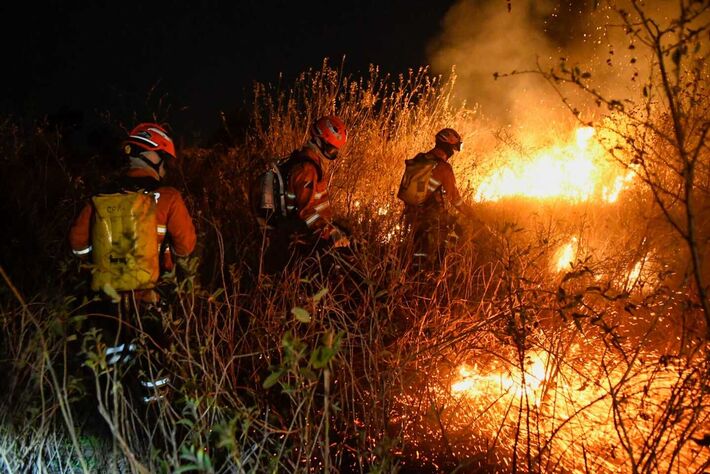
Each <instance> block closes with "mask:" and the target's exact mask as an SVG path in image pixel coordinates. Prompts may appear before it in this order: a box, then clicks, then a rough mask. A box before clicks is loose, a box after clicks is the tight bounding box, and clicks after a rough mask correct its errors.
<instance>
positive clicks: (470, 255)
mask: <svg viewBox="0 0 710 474" xmlns="http://www.w3.org/2000/svg"><path fill="white" fill-rule="evenodd" d="M453 80H454V78H451V79H450V80H449V81H442V80H441V79H440V78H433V77H431V76H430V75H429V74H428V73H427V72H426V71H425V70H422V71H418V72H412V73H410V74H409V75H404V76H401V77H400V78H396V79H394V80H390V79H389V78H381V77H380V76H379V72H378V70H377V69H376V68H373V69H372V70H371V71H370V75H369V76H368V77H366V78H362V79H354V78H350V77H345V78H343V77H341V75H340V74H339V72H338V71H335V70H333V69H331V68H329V67H327V65H324V67H323V68H322V69H321V70H317V71H309V72H307V73H304V74H303V75H302V76H301V77H300V78H298V80H297V81H296V83H295V85H294V87H293V88H291V89H288V91H285V90H283V91H282V90H279V89H277V88H269V87H267V86H256V87H255V96H254V102H253V104H254V113H253V115H252V117H251V123H250V127H249V129H248V131H247V133H246V139H244V140H239V141H237V142H235V143H232V144H231V146H230V147H229V148H228V149H218V148H214V149H190V150H185V151H184V157H185V159H184V160H182V161H181V163H180V164H179V167H178V169H174V170H173V175H172V176H173V179H175V180H176V181H177V182H178V185H179V186H180V187H181V188H183V189H185V191H186V197H187V201H188V203H189V205H190V206H191V208H192V210H193V211H194V215H195V216H196V222H197V225H198V228H199V232H200V242H201V252H200V257H201V262H200V269H199V270H200V271H199V274H198V275H197V276H196V277H195V278H194V279H190V278H187V279H181V280H180V281H179V285H178V287H177V290H176V292H175V294H174V296H173V300H172V308H173V310H172V313H171V315H170V316H169V317H167V319H166V321H165V322H166V323H167V324H168V327H169V328H170V331H171V334H172V341H173V344H172V346H171V348H170V349H169V351H167V354H166V356H167V358H168V360H169V366H170V368H171V370H172V371H173V373H174V375H175V377H176V379H177V380H178V385H179V393H180V396H179V397H178V398H176V399H175V400H174V401H173V403H172V404H169V405H164V406H162V410H160V411H155V412H152V413H149V414H144V413H141V412H140V411H139V410H137V409H136V408H135V406H133V405H132V404H130V403H129V402H128V401H127V400H126V393H125V392H124V391H123V389H121V388H120V387H121V385H120V384H116V385H113V387H118V388H116V389H115V390H106V385H102V383H104V382H102V381H103V380H104V379H103V376H104V375H105V374H103V372H104V369H105V361H103V364H102V361H101V358H100V356H98V355H97V354H93V359H92V360H93V361H94V362H95V363H94V365H93V370H88V369H87V368H86V367H85V366H83V362H84V360H85V356H86V352H87V350H85V351H84V354H82V353H81V344H80V343H81V341H82V339H83V340H87V339H89V340H91V338H92V337H94V338H95V337H96V335H95V334H92V333H91V332H89V331H87V324H86V319H87V317H88V316H90V314H89V313H90V311H89V309H90V306H89V302H87V301H82V300H81V299H76V298H73V297H67V296H66V295H72V294H81V291H82V289H81V282H79V281H78V279H77V278H76V277H75V276H74V275H75V270H76V268H75V266H74V264H72V263H70V261H69V260H68V259H57V257H56V256H57V255H61V254H62V251H63V250H64V247H63V244H62V241H63V239H64V236H63V232H64V230H65V229H66V223H67V222H68V221H69V220H70V219H71V217H72V214H73V212H74V209H72V208H71V206H65V207H61V206H48V205H46V204H45V203H46V202H48V201H49V200H52V201H53V202H55V203H62V202H74V201H78V199H77V198H78V197H79V195H84V194H87V193H88V192H90V189H89V188H88V187H85V185H84V183H83V182H82V181H80V180H79V179H78V176H77V175H76V174H74V173H73V172H72V171H71V170H72V169H73V166H72V164H71V157H70V156H68V155H67V154H66V153H65V152H64V151H63V150H62V148H61V146H56V143H59V144H60V145H61V140H59V137H58V136H57V135H55V134H52V133H50V132H40V134H39V135H35V136H34V137H33V138H31V139H30V138H23V137H22V132H21V130H19V129H17V128H16V127H14V125H11V124H10V123H9V122H6V123H5V124H4V125H3V127H4V128H2V129H0V130H1V131H2V140H0V143H1V144H2V146H3V147H9V145H8V144H10V143H24V142H23V140H28V142H29V141H31V140H36V141H37V142H38V144H34V145H33V146H32V147H23V146H15V147H9V148H8V150H7V151H8V152H7V154H6V155H5V157H4V158H3V159H4V160H5V161H7V164H8V168H7V169H11V170H12V169H16V168H19V167H20V164H22V167H28V166H29V167H35V168H33V169H34V171H35V172H37V173H40V172H43V173H47V174H52V175H53V176H54V177H55V180H54V181H53V185H52V187H51V188H47V189H38V184H37V183H34V184H33V183H26V185H24V186H20V185H19V184H18V183H12V182H10V181H8V182H7V183H2V184H7V185H8V186H7V187H5V188H4V189H9V190H12V191H11V192H12V193H13V196H14V199H13V200H12V201H8V202H7V203H5V204H4V206H12V205H17V206H19V208H18V209H14V208H12V209H9V210H10V211H13V215H17V216H24V217H22V219H24V220H22V221H21V222H19V223H18V225H19V224H23V225H24V226H25V227H27V228H33V227H36V228H37V229H39V233H38V234H37V237H36V241H37V242H38V245H37V246H36V247H35V248H39V249H41V250H40V251H38V252H37V260H38V262H42V263H43V264H44V265H45V268H52V269H56V271H57V272H58V277H57V278H56V279H52V280H51V281H47V279H46V278H43V275H45V274H46V273H45V272H46V269H43V270H39V269H36V268H35V267H34V266H33V265H23V260H25V259H26V256H25V255H27V252H26V249H25V251H24V252H20V251H19V250H18V251H17V252H15V254H16V255H17V256H10V255H9V256H8V258H7V259H5V257H3V268H6V270H7V273H6V274H5V275H4V285H3V286H2V287H0V288H2V290H1V291H2V293H1V294H2V298H0V304H1V305H2V306H1V309H2V311H1V314H2V319H1V321H2V332H1V333H0V340H1V341H2V349H1V354H2V360H1V361H0V363H1V364H2V365H0V367H1V369H0V370H2V373H3V375H4V380H5V381H6V383H7V385H6V386H7V387H8V388H9V389H8V390H5V391H4V392H3V394H2V396H1V397H0V403H1V404H2V407H3V410H2V412H0V427H1V428H0V463H2V464H0V465H3V466H4V467H5V468H6V469H7V470H9V471H11V472H27V471H31V470H33V469H35V468H36V469H39V470H48V471H51V472H75V471H80V470H86V471H92V470H107V469H113V470H119V471H120V470H123V471H127V470H131V471H136V472H156V471H160V470H180V469H183V470H188V469H192V470H197V471H203V472H229V471H249V472H264V471H271V472H307V471H322V470H331V471H352V472H365V471H372V472H390V471H393V470H397V469H401V470H404V471H406V470H411V471H421V470H430V471H438V470H453V469H456V468H458V469H459V470H463V471H470V472H493V471H500V472H507V471H511V470H513V471H520V472H552V471H554V472H558V471H560V472H677V471H682V472H703V470H704V469H707V468H708V466H709V465H708V461H707V459H708V456H707V453H708V451H707V450H708V448H707V446H706V445H707V438H706V437H707V434H708V432H709V431H710V428H709V425H708V423H709V420H708V416H710V411H709V410H708V397H709V396H710V392H708V387H707V380H708V377H707V373H708V372H707V371H708V367H707V361H708V358H707V354H706V352H705V351H706V348H705V347H706V346H705V341H704V338H703V336H702V335H703V331H704V327H703V319H702V315H701V312H702V309H701V308H700V307H699V305H698V302H697V301H695V300H694V294H695V293H694V292H693V291H692V285H689V284H688V279H687V274H688V262H689V256H688V255H687V252H686V251H684V250H683V247H682V245H681V243H680V241H679V239H678V237H677V235H676V233H674V230H673V228H672V226H671V225H669V224H668V222H667V221H666V220H665V219H664V215H663V213H662V212H660V211H659V210H658V209H657V208H654V206H653V201H652V199H651V197H649V192H648V189H646V188H644V187H643V186H642V185H641V184H642V183H639V182H638V181H639V180H637V179H635V178H629V176H630V175H628V174H627V171H628V170H627V169H624V168H623V167H621V168H619V167H618V166H617V165H618V160H617V161H613V160H609V159H608V158H609V157H608V156H606V157H605V154H604V151H603V148H601V147H602V145H601V144H600V143H599V142H595V141H594V140H595V137H597V136H598V134H600V133H602V132H599V131H592V130H591V129H587V128H582V129H576V128H575V127H565V128H564V129H563V130H561V131H560V132H559V136H560V139H559V141H558V142H557V143H547V144H545V145H541V146H538V147H537V148H536V147H534V146H532V145H530V144H528V145H525V144H524V143H523V142H524V141H523V140H522V139H521V140H517V139H515V140H514V139H512V138H511V137H502V135H500V134H498V135H497V138H491V137H495V135H494V134H488V133H487V131H489V130H490V127H488V126H487V124H486V123H485V121H483V120H482V119H481V118H480V117H479V116H478V115H477V114H476V112H475V111H472V110H469V109H466V108H465V107H463V106H460V107H456V106H454V105H453V102H452V100H451V91H452V87H453ZM333 109H335V110H336V111H337V113H338V114H339V115H341V116H342V117H343V119H344V120H345V122H346V123H348V125H349V127H350V136H351V137H352V140H350V141H349V144H348V147H347V149H346V150H345V151H344V154H343V157H342V158H341V159H340V160H338V162H336V166H335V167H334V168H333V169H331V170H330V172H332V173H333V184H332V187H333V192H332V195H333V199H334V201H335V203H334V207H335V208H336V209H339V210H340V211H341V214H342V215H343V216H344V218H345V220H346V221H347V222H348V223H349V225H350V227H351V228H352V230H353V234H354V239H353V240H354V242H355V244H356V245H355V246H354V251H353V252H352V254H345V255H343V254H340V253H337V254H335V255H330V256H327V257H324V258H323V259H320V260H319V259H309V260H306V261H304V262H301V263H299V264H298V265H294V266H292V267H290V268H289V269H288V272H287V273H285V274H283V275H275V276H266V275H259V274H258V268H259V258H260V253H259V246H258V242H260V236H259V235H258V232H257V231H256V229H255V228H254V227H253V226H252V225H251V224H250V223H251V217H250V215H249V211H248V206H247V202H246V196H247V186H248V184H249V179H248V178H247V177H248V176H251V175H253V174H254V173H255V169H256V168H257V167H258V163H259V162H260V160H263V159H267V158H271V157H273V156H279V155H284V154H286V153H287V152H288V151H290V150H291V149H292V148H294V147H296V146H298V145H299V144H300V143H301V141H302V140H303V138H304V135H305V133H306V130H307V125H308V123H309V122H310V120H311V119H312V118H313V117H316V116H318V115H320V114H322V113H326V112H331V111H332V110H333ZM443 126H453V127H455V128H456V129H458V130H459V131H461V133H462V134H463V135H464V137H466V138H465V139H466V142H467V146H466V147H465V149H464V152H463V153H461V154H460V155H457V156H456V157H455V158H454V165H455V168H456V171H457V174H458V176H459V182H460V183H467V184H468V195H469V198H471V199H473V200H477V201H479V202H478V204H477V206H476V210H477V211H478V214H479V217H480V220H481V222H467V221H462V222H461V224H462V229H461V231H462V238H461V239H460V244H459V245H458V246H457V247H455V248H451V249H450V251H449V254H448V257H447V260H446V262H445V264H444V267H443V269H442V271H437V272H429V273H423V274H416V275H412V274H408V273H407V272H405V270H404V269H405V268H406V258H407V256H406V254H405V252H403V251H402V249H403V248H405V247H406V244H407V236H405V235H402V228H401V222H400V209H401V205H400V204H399V203H398V202H397V200H396V199H395V197H394V191H395V189H396V186H397V184H398V182H399V178H400V176H401V172H402V162H403V161H404V159H405V158H409V157H411V156H412V155H413V154H414V153H416V152H418V151H422V150H426V149H427V148H428V146H430V142H431V137H432V136H433V133H434V131H436V130H437V129H438V128H440V127H443ZM575 130H577V131H575ZM18 137H20V138H18ZM53 140H54V141H53ZM56 140H59V141H58V142H57V141H56ZM32 143H35V142H32ZM48 144H51V145H52V146H49V145H48ZM469 145H473V146H469ZM28 156H32V157H39V158H40V159H33V160H28V159H27V158H28ZM706 158H707V157H706V156H705V155H703V159H706ZM496 164H497V166H498V167H497V168H495V167H494V165H496ZM535 173H537V174H535ZM540 173H542V174H543V175H544V177H545V178H546V179H547V181H546V183H547V184H546V185H544V186H541V185H539V184H540V183H539V182H537V181H535V178H534V177H535V176H539V175H540ZM23 175H24V174H23ZM23 175H20V174H18V175H17V176H23ZM13 176H14V175H5V176H4V177H3V180H7V178H8V177H9V179H10V180H13V179H14V178H13ZM469 178H470V179H469ZM463 187H464V188H465V187H466V186H463ZM21 192H22V193H26V194H28V195H31V196H38V197H39V196H42V197H43V198H42V199H40V198H38V199H36V200H34V201H33V202H32V203H30V204H27V202H26V201H25V200H20V199H19V198H18V197H19V196H20V193H21ZM14 203H17V204H14ZM28 205H29V206H32V209H31V210H32V212H27V209H26V208H25V207H26V206H28ZM20 209H21V210H22V211H23V212H19V210H20ZM702 222H706V221H704V220H703V221H702ZM8 241H9V239H8ZM13 245H14V244H13ZM20 248H22V247H18V249H20ZM18 256H19V257H22V258H18ZM328 259H331V260H332V259H334V260H335V262H336V263H337V268H338V269H337V270H335V269H334V268H335V267H333V266H330V267H328V266H326V261H327V260H328ZM331 263H332V261H331ZM5 265H7V267H5ZM324 268H331V270H330V271H324V270H323V269H324ZM25 298H26V299H25ZM88 354H89V355H90V356H91V355H92V353H91V351H90V350H88ZM109 386H110V385H109ZM97 404H98V405H99V409H98V410H97V409H96V405H97ZM10 407H12V409H10ZM87 446H89V447H88V448H87ZM96 446H98V448H96ZM87 450H89V451H91V450H93V451H98V452H99V453H100V455H97V454H96V453H95V452H88V453H87Z"/></svg>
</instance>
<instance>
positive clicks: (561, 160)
mask: <svg viewBox="0 0 710 474" xmlns="http://www.w3.org/2000/svg"><path fill="white" fill-rule="evenodd" d="M595 135H596V131H595V130H594V128H592V127H582V128H578V129H577V130H576V131H575V134H574V137H571V138H568V139H567V140H562V141H561V143H560V144H556V145H553V146H550V147H547V148H543V149H541V150H538V151H535V152H534V153H533V154H532V155H531V156H526V157H525V158H521V157H507V158H508V159H507V162H508V165H507V166H504V167H501V168H498V169H495V170H494V171H493V172H492V173H491V174H489V175H488V176H486V177H484V178H483V180H482V181H481V183H480V184H478V186H476V188H477V191H476V195H475V200H476V201H478V202H482V201H499V200H501V199H503V198H506V197H513V196H524V197H529V198H536V199H547V198H560V199H564V200H567V201H571V202H585V201H589V200H592V199H600V200H601V201H603V202H607V203H613V202H615V201H616V200H617V199H618V197H619V194H620V193H621V192H622V191H623V190H624V189H625V188H626V187H628V183H629V182H630V181H631V180H632V179H633V173H630V172H623V170H620V169H618V167H617V166H615V165H614V164H613V163H611V162H610V161H609V160H608V158H607V156H606V151H605V149H604V147H603V146H602V145H601V144H600V143H598V142H597V141H596V140H593V138H594V137H595ZM605 183H611V184H605Z"/></svg>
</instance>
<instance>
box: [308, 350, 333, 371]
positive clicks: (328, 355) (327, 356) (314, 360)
mask: <svg viewBox="0 0 710 474" xmlns="http://www.w3.org/2000/svg"><path fill="white" fill-rule="evenodd" d="M336 352H337V351H336V350H335V349H332V348H330V347H324V346H320V347H318V348H316V350H314V351H313V352H312V353H311V360H310V363H311V365H312V366H313V368H314V369H322V368H324V367H325V366H327V365H328V362H330V361H331V360H332V359H333V356H334V355H335V353H336Z"/></svg>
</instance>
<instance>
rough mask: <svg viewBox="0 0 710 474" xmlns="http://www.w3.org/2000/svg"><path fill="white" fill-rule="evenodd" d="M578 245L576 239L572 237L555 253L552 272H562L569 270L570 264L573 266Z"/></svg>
mask: <svg viewBox="0 0 710 474" xmlns="http://www.w3.org/2000/svg"><path fill="white" fill-rule="evenodd" d="M577 249H578V243H577V237H572V239H571V240H570V241H569V242H568V243H566V244H565V245H563V246H562V247H561V248H560V249H559V250H558V251H557V252H556V253H555V256H554V258H553V265H552V267H553V270H555V271H556V272H562V271H565V270H569V269H570V267H571V266H572V264H574V258H575V255H576V254H577Z"/></svg>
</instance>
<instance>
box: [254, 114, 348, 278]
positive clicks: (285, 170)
mask: <svg viewBox="0 0 710 474" xmlns="http://www.w3.org/2000/svg"><path fill="white" fill-rule="evenodd" d="M309 132H310V138H309V140H308V142H307V143H306V144H305V145H304V146H303V147H301V148H300V149H298V150H295V151H294V152H293V153H291V155H290V156H289V157H288V159H287V160H286V161H285V162H284V163H283V164H281V165H280V166H279V169H280V172H281V175H282V176H283V180H284V187H285V205H286V212H285V214H286V217H285V218H282V219H280V220H279V221H278V222H276V223H275V225H274V226H273V227H274V229H273V232H272V235H271V238H270V242H269V248H268V250H267V254H266V257H267V258H266V265H265V268H266V270H267V272H269V273H274V272H276V271H280V270H282V269H283V268H284V267H285V265H286V263H287V262H288V260H289V259H290V258H291V257H293V256H294V254H295V255H297V256H304V255H308V254H310V253H311V252H314V251H318V250H322V249H326V248H329V247H334V248H339V247H347V246H349V245H350V241H349V239H348V238H347V236H346V235H345V234H344V232H343V231H342V230H341V229H339V228H338V227H337V226H336V225H335V224H334V223H333V211H332V209H331V207H330V198H329V197H328V185H329V179H328V175H326V172H325V165H326V163H327V162H330V161H333V160H335V159H336V158H337V157H338V151H339V150H340V149H341V148H342V147H343V146H344V145H345V142H346V140H347V131H346V129H345V124H344V123H343V122H342V120H340V119H339V118H338V117H336V116H334V115H327V116H324V117H321V118H319V119H318V120H316V121H315V122H314V123H313V125H312V126H311V128H310V131H309Z"/></svg>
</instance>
